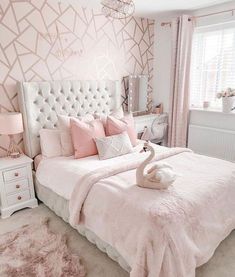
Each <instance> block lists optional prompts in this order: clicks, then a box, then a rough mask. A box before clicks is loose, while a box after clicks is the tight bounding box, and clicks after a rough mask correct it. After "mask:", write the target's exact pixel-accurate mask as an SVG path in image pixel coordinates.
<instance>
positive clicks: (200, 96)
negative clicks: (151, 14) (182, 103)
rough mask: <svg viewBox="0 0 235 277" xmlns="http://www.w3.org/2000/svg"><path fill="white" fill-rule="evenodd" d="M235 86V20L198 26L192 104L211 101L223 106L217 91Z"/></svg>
mask: <svg viewBox="0 0 235 277" xmlns="http://www.w3.org/2000/svg"><path fill="white" fill-rule="evenodd" d="M229 87H231V88H235V22H234V23H226V24H220V25H214V26H213V27H212V26H210V27H201V28H196V30H195V33H194V38H193V47H192V64H191V90H190V106H191V107H202V106H203V102H204V101H210V106H211V107H212V108H219V107H221V99H220V100H219V99H216V94H217V93H218V92H221V91H222V90H225V89H227V88H229Z"/></svg>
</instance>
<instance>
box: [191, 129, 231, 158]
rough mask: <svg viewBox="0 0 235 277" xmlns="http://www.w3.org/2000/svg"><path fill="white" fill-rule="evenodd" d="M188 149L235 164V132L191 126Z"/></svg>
mask: <svg viewBox="0 0 235 277" xmlns="http://www.w3.org/2000/svg"><path fill="white" fill-rule="evenodd" d="M188 147H189V148H190V149H192V150H193V151H194V152H195V153H198V154H203V155H207V156H211V157H216V158H220V159H224V160H228V161H232V162H235V131H230V130H224V129H216V128H210V127H202V126H198V125H189V134H188Z"/></svg>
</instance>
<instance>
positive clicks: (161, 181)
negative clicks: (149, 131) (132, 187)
mask: <svg viewBox="0 0 235 277" xmlns="http://www.w3.org/2000/svg"><path fill="white" fill-rule="evenodd" d="M143 151H144V152H147V151H150V155H149V157H147V159H146V160H144V162H143V163H142V164H141V165H140V166H139V167H138V168H137V169H136V181H137V185H138V186H140V187H143V188H150V189H167V188H168V187H169V186H170V185H171V184H172V183H173V182H174V181H175V179H176V177H177V175H176V174H175V173H174V171H173V168H172V166H170V165H169V164H167V163H156V164H154V165H153V166H152V167H151V168H150V169H149V170H148V171H147V173H146V174H145V173H144V170H145V168H146V166H147V165H148V164H149V162H150V161H151V160H152V159H153V158H154V156H155V151H154V148H153V147H152V146H151V145H150V144H149V143H148V142H146V143H145V144H144V147H143V150H142V151H141V152H143Z"/></svg>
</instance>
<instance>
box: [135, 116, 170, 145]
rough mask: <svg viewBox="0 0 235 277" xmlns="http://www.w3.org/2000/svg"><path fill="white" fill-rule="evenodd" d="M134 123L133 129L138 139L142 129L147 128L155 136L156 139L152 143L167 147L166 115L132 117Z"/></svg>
mask: <svg viewBox="0 0 235 277" xmlns="http://www.w3.org/2000/svg"><path fill="white" fill-rule="evenodd" d="M134 121H135V129H136V132H137V133H138V136H139V137H141V134H142V133H143V132H144V129H145V128H148V129H149V130H150V131H151V132H152V133H155V134H156V137H155V138H154V139H153V140H151V141H152V142H155V143H160V144H162V145H167V121H168V115H167V114H145V115H139V116H135V117H134ZM154 129H155V130H154ZM156 129H157V130H156Z"/></svg>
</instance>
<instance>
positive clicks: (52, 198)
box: [34, 174, 131, 272]
mask: <svg viewBox="0 0 235 277" xmlns="http://www.w3.org/2000/svg"><path fill="white" fill-rule="evenodd" d="M34 184H35V190H36V194H37V198H38V199H39V200H40V201H42V202H43V203H44V204H45V205H46V206H47V207H48V208H49V209H50V210H52V211H53V212H54V213H55V214H56V215H58V216H59V217H61V218H62V219H63V220H64V221H65V222H67V223H68V222H69V201H68V200H66V199H64V198H63V197H61V196H59V195H58V194H56V193H55V192H53V191H52V190H50V189H49V188H47V187H45V186H43V185H41V184H40V183H39V182H38V180H37V179H36V177H35V174H34ZM75 229H76V230H77V231H78V232H79V233H80V234H81V235H83V236H84V237H86V238H87V239H88V240H89V241H90V242H91V243H93V244H95V245H96V246H97V248H99V249H100V250H101V251H102V252H104V253H106V254H107V255H108V256H109V257H110V258H111V259H112V260H114V261H115V262H117V263H119V265H120V266H121V267H122V268H123V269H124V270H126V271H127V272H130V271H131V268H130V266H129V265H128V264H127V262H126V261H125V260H124V258H123V257H122V256H121V255H120V254H119V253H118V251H117V250H116V249H115V248H113V247H112V246H110V245H109V244H108V243H106V242H104V241H103V240H101V239H100V238H99V237H97V235H95V234H94V233H93V232H92V231H90V230H88V229H87V228H85V227H84V226H82V225H78V226H77V227H76V228H75Z"/></svg>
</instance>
